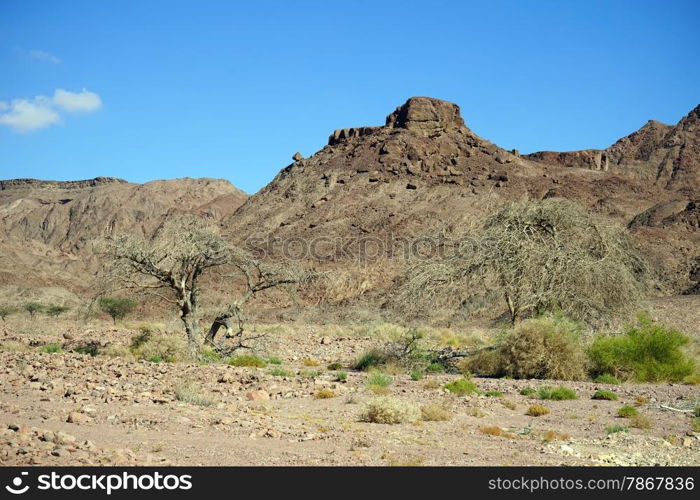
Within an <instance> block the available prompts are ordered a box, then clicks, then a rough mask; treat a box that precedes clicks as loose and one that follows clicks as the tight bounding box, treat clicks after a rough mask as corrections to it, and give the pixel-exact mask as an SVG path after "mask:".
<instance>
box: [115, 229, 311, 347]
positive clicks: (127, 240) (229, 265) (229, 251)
mask: <svg viewBox="0 0 700 500" xmlns="http://www.w3.org/2000/svg"><path fill="white" fill-rule="evenodd" d="M108 249H109V253H110V254H111V256H112V259H113V267H112V268H111V270H110V273H109V274H110V275H111V276H112V277H113V278H116V280H117V281H118V282H119V283H120V285H121V286H122V287H126V288H137V289H141V290H150V291H151V292H152V293H155V294H156V295H157V296H158V297H160V298H161V299H163V300H165V301H167V302H169V303H172V304H175V305H176V306H177V308H178V311H179V314H180V319H181V320H182V322H183V325H184V328H185V333H186V334H187V342H188V348H189V351H190V354H191V356H192V357H193V359H198V358H199V357H200V351H201V347H202V335H201V333H200V329H199V314H200V301H201V293H202V289H201V279H202V277H203V276H204V274H205V273H206V272H208V271H210V272H211V271H212V270H214V268H216V274H217V275H218V276H219V277H220V278H223V279H224V280H225V281H226V284H227V288H231V289H232V288H233V287H234V284H235V280H237V278H240V277H241V276H242V277H243V281H244V292H243V293H242V295H241V296H240V297H239V298H238V299H237V300H235V301H233V302H231V303H230V304H228V306H227V307H225V308H223V311H222V312H221V313H220V314H218V315H217V317H216V319H215V320H214V322H213V324H212V327H211V329H210V330H209V333H208V335H207V336H206V342H207V344H209V345H211V346H213V347H215V348H216V349H217V351H219V352H220V353H223V354H227V353H230V352H232V351H233V350H236V349H239V348H245V347H248V345H247V344H246V343H245V342H247V341H249V340H252V339H245V342H244V338H243V333H244V328H243V324H244V319H243V315H242V311H241V308H242V306H243V305H244V304H245V303H246V302H248V301H249V300H250V299H251V298H253V297H254V296H255V294H257V293H258V292H261V291H263V290H267V289H270V288H274V287H277V286H281V285H285V284H289V283H300V282H302V281H305V280H307V279H309V278H310V276H311V275H310V274H309V273H304V272H301V271H296V270H295V269H296V268H294V267H293V266H286V267H283V266H275V265H270V264H263V263H261V262H259V261H257V260H255V259H253V258H252V256H250V255H249V254H248V253H247V252H245V251H243V250H241V249H239V248H236V247H233V246H230V245H228V244H227V243H226V242H225V241H224V240H223V238H222V237H221V236H220V235H219V234H218V233H217V232H216V231H215V230H214V229H213V228H211V227H210V226H208V225H207V224H206V223H205V222H204V221H203V220H201V219H199V218H197V217H194V216H180V217H177V218H175V219H172V220H170V221H169V222H167V223H166V224H165V225H164V226H163V228H162V229H161V230H160V231H159V232H158V233H157V234H156V236H155V237H154V238H153V239H152V240H146V239H144V238H141V237H135V236H130V235H121V236H118V237H117V238H116V239H114V240H112V241H110V242H109V243H108ZM232 320H233V321H236V322H237V324H238V329H237V331H236V332H233V328H232V327H231V322H232ZM222 326H223V327H225V328H226V331H227V335H226V336H225V337H224V339H223V340H222V341H221V342H219V343H216V342H215V337H216V333H217V331H218V330H219V328H220V327H222ZM231 337H235V338H237V340H238V342H237V343H234V344H233V345H231V343H230V342H229V343H228V344H227V343H226V342H225V341H226V339H228V338H231Z"/></svg>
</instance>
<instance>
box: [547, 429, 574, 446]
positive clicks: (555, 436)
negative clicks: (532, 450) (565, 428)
mask: <svg viewBox="0 0 700 500" xmlns="http://www.w3.org/2000/svg"><path fill="white" fill-rule="evenodd" d="M569 439H571V436H569V435H568V434H565V433H563V432H558V431H555V430H551V429H550V430H547V431H544V433H543V434H542V440H543V441H544V442H545V443H551V442H552V441H567V440H569Z"/></svg>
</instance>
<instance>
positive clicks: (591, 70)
mask: <svg viewBox="0 0 700 500" xmlns="http://www.w3.org/2000/svg"><path fill="white" fill-rule="evenodd" d="M699 23H700V2H697V1H694V0H693V1H680V0H678V1H673V0H671V1H668V2H663V3H662V2H657V1H654V2H650V1H643V0H637V1H591V0H589V1H585V2H582V1H576V2H574V1H570V2H568V1H535V0H532V1H489V2H483V1H479V2H472V1H454V2H448V1H444V2H440V1H432V2H415V1H410V0H403V1H396V2H393V1H392V2H389V1H386V2H378V1H374V2H370V1H363V0H359V1H358V0H355V1H353V2H332V1H328V0H324V1H318V2H308V1H307V2H303V1H298V2H288V1H287V2H275V1H259V2H234V1H210V0H198V1H196V2H191V1H175V0H169V1H147V0H144V1H138V2H137V1H128V0H121V1H108V0H103V1H100V2H94V1H89V2H88V1H85V2H83V1H65V2H49V1H30V0H2V2H0V179H6V178H14V177H34V178H43V179H57V180H70V179H82V178H91V177H95V176H99V175H102V176H116V177H122V178H125V179H127V180H130V181H134V182H144V181H148V180H152V179H163V178H175V177H184V176H189V177H218V178H225V179H228V180H230V181H231V182H233V183H234V184H235V185H237V186H238V187H240V188H242V189H244V190H245V191H247V192H251V193H252V192H255V191H257V190H258V189H259V188H261V187H262V186H264V185H265V184H266V183H267V182H269V181H270V180H271V179H272V178H273V177H274V175H275V174H276V173H277V172H278V171H279V170H280V169H281V168H283V167H284V166H286V165H287V164H289V163H290V162H291V155H292V154H293V153H294V152H295V151H300V152H301V153H302V154H304V155H305V156H309V155H311V154H313V153H314V152H315V151H317V150H318V149H320V148H321V147H323V146H324V145H325V143H326V141H327V137H328V135H329V134H330V133H331V132H332V131H333V129H336V128H342V127H349V126H360V125H379V124H383V122H384V118H385V116H386V115H387V114H389V113H390V112H391V111H392V110H393V109H394V108H395V107H396V106H398V105H400V104H401V103H403V102H404V101H405V100H406V99H407V98H408V97H410V96H414V95H428V96H433V97H439V98H442V99H447V100H450V101H453V102H456V103H457V104H459V105H460V106H461V108H462V114H463V117H464V119H465V121H466V123H467V125H468V126H469V127H470V128H471V129H472V130H474V131H475V132H476V133H477V134H479V135H481V136H482V137H485V138H487V139H490V140H492V141H494V142H496V143H497V144H499V145H500V146H503V147H505V148H509V149H510V148H516V149H519V150H520V151H521V152H531V151H536V150H541V149H550V150H572V149H581V148H588V147H606V146H608V145H609V144H611V143H612V142H614V141H615V140H616V139H618V138H619V137H621V136H623V135H626V134H628V133H630V132H632V131H634V130H636V129H637V128H639V127H640V126H641V125H643V124H644V123H645V122H646V121H647V120H648V119H657V120H660V121H663V122H666V123H676V122H677V121H678V120H679V119H680V118H681V117H682V116H684V115H685V114H687V113H688V112H689V111H690V110H691V109H692V108H693V107H695V106H696V105H697V104H698V103H700V64H698V54H699V53H700V30H698V29H697V26H698V24H699Z"/></svg>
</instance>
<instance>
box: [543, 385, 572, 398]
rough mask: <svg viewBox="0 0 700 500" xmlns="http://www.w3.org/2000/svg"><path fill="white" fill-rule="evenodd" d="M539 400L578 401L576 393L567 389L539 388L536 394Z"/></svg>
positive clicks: (560, 387) (562, 387)
mask: <svg viewBox="0 0 700 500" xmlns="http://www.w3.org/2000/svg"><path fill="white" fill-rule="evenodd" d="M537 395H538V396H539V398H540V399H549V400H552V401H565V400H567V399H578V396H577V395H576V391H574V390H573V389H570V388H568V387H564V386H559V387H541V388H540V390H539V391H538V392H537Z"/></svg>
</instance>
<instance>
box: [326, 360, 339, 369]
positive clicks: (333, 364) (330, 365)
mask: <svg viewBox="0 0 700 500" xmlns="http://www.w3.org/2000/svg"><path fill="white" fill-rule="evenodd" d="M326 368H327V369H329V370H331V371H333V370H340V369H341V368H343V364H342V363H339V362H338V361H334V362H333V363H330V364H329V365H328V366H327V367H326Z"/></svg>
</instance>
